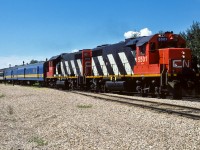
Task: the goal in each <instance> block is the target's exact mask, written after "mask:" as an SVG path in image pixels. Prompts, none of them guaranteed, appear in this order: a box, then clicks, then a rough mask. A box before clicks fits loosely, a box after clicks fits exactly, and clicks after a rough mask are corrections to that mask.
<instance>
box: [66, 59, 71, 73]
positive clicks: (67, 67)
mask: <svg viewBox="0 0 200 150" xmlns="http://www.w3.org/2000/svg"><path fill="white" fill-rule="evenodd" d="M65 66H66V70H67V74H68V75H70V74H71V71H70V69H69V62H68V61H65Z"/></svg>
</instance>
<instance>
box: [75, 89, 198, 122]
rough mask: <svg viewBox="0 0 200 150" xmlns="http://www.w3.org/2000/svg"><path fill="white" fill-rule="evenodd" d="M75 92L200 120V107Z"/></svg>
mask: <svg viewBox="0 0 200 150" xmlns="http://www.w3.org/2000/svg"><path fill="white" fill-rule="evenodd" d="M73 93H76V94H81V95H84V96H90V97H93V98H98V99H102V100H105V101H112V102H118V103H122V104H126V105H132V106H137V107H142V108H146V109H151V110H155V111H159V112H163V113H168V114H175V115H179V116H183V117H187V118H192V119H196V120H200V108H195V107H189V106H183V105H177V104H169V103H166V102H165V103H164V102H157V101H150V100H146V99H144V98H142V99H141V98H134V97H129V96H123V95H116V94H107V93H91V92H80V91H73Z"/></svg>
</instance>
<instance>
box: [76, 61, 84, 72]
mask: <svg viewBox="0 0 200 150" xmlns="http://www.w3.org/2000/svg"><path fill="white" fill-rule="evenodd" d="M77 63H78V67H79V69H80V73H81V74H80V75H83V66H82V63H81V59H77Z"/></svg>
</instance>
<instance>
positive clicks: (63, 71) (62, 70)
mask: <svg viewBox="0 0 200 150" xmlns="http://www.w3.org/2000/svg"><path fill="white" fill-rule="evenodd" d="M60 63H61V65H60V67H61V72H62V74H63V75H64V76H65V70H64V65H63V62H62V61H61V62H60Z"/></svg>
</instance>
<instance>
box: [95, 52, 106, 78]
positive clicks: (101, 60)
mask: <svg viewBox="0 0 200 150" xmlns="http://www.w3.org/2000/svg"><path fill="white" fill-rule="evenodd" d="M97 58H98V60H99V63H100V65H101V68H102V71H103V75H108V70H107V68H106V65H105V62H104V61H103V57H102V56H97Z"/></svg>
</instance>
